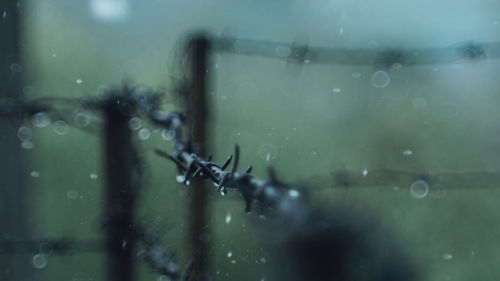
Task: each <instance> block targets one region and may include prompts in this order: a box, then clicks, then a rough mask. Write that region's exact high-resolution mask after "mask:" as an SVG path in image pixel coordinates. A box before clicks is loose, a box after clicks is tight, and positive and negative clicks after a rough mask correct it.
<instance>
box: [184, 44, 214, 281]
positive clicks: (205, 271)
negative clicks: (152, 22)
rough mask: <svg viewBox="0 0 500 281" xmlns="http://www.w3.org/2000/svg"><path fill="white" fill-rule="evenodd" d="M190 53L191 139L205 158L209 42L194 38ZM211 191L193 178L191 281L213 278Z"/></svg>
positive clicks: (189, 232) (189, 248)
mask: <svg viewBox="0 0 500 281" xmlns="http://www.w3.org/2000/svg"><path fill="white" fill-rule="evenodd" d="M188 50H189V51H190V54H189V55H190V60H191V61H190V67H191V69H190V85H191V91H190V96H189V97H188V99H187V114H188V117H189V120H190V125H189V137H190V140H191V141H192V143H193V145H194V146H195V147H196V148H197V153H198V154H199V155H200V156H202V157H205V156H206V148H207V134H206V131H207V130H206V127H207V123H208V118H209V112H208V106H207V84H208V77H207V76H208V75H207V69H208V65H209V51H210V50H209V40H208V39H207V38H205V37H204V36H198V37H195V38H193V39H192V40H191V41H190V42H189V45H188ZM207 201H208V200H207V188H206V186H205V181H204V180H203V179H200V178H193V179H191V185H190V188H189V190H188V202H187V214H186V215H187V240H188V241H187V253H188V254H189V255H191V256H192V257H193V271H192V274H191V280H196V281H198V280H208V279H209V266H210V264H209V247H208V244H209V240H210V237H211V234H210V232H209V225H208V222H207V211H208V206H207V205H208V202H207Z"/></svg>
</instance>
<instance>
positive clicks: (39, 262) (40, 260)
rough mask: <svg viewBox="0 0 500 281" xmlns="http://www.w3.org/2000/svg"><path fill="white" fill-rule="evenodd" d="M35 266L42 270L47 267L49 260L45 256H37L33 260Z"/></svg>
mask: <svg viewBox="0 0 500 281" xmlns="http://www.w3.org/2000/svg"><path fill="white" fill-rule="evenodd" d="M32 262H33V266H34V267H35V268H36V269H42V268H44V267H46V266H47V262H48V258H47V255H45V254H36V255H34V256H33V259H32Z"/></svg>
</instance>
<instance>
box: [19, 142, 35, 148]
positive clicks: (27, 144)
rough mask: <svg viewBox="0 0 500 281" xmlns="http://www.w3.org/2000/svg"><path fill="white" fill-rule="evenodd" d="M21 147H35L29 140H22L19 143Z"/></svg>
mask: <svg viewBox="0 0 500 281" xmlns="http://www.w3.org/2000/svg"><path fill="white" fill-rule="evenodd" d="M21 147H22V148H24V149H33V148H34V147H35V144H34V143H33V142H31V141H23V142H22V143H21Z"/></svg>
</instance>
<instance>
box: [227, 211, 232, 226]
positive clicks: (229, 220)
mask: <svg viewBox="0 0 500 281" xmlns="http://www.w3.org/2000/svg"><path fill="white" fill-rule="evenodd" d="M229 223H231V213H227V215H226V224H229Z"/></svg>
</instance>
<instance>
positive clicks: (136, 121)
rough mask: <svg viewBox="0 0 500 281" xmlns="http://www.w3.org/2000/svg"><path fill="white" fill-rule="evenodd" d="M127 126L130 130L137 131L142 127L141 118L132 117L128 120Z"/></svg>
mask: <svg viewBox="0 0 500 281" xmlns="http://www.w3.org/2000/svg"><path fill="white" fill-rule="evenodd" d="M128 127H129V128H130V130H134V131H137V130H139V129H140V128H141V127H142V120H141V118H139V117H132V118H130V120H128Z"/></svg>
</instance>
